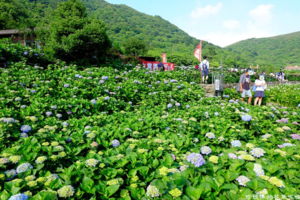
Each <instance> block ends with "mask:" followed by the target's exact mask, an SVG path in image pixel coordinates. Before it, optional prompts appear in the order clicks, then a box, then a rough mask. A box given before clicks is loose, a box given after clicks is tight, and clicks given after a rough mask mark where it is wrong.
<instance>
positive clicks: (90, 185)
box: [81, 176, 96, 194]
mask: <svg viewBox="0 0 300 200" xmlns="http://www.w3.org/2000/svg"><path fill="white" fill-rule="evenodd" d="M81 187H82V189H83V190H85V191H86V192H87V193H90V194H95V192H96V188H95V187H94V181H93V180H92V179H91V178H89V177H87V176H85V177H84V178H83V181H82V183H81Z"/></svg>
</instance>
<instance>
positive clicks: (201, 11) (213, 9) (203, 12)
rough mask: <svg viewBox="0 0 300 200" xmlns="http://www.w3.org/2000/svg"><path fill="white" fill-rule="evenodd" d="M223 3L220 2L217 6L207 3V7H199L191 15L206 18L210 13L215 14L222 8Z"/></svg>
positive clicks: (196, 17)
mask: <svg viewBox="0 0 300 200" xmlns="http://www.w3.org/2000/svg"><path fill="white" fill-rule="evenodd" d="M222 6H223V4H222V3H218V4H217V5H216V6H212V5H207V6H205V7H203V8H202V7H198V8H196V9H195V10H193V11H192V12H191V17H192V18H194V19H200V18H206V17H208V16H209V15H215V14H217V13H218V12H219V11H220V10H221V9H222Z"/></svg>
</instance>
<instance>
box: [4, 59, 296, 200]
mask: <svg viewBox="0 0 300 200" xmlns="http://www.w3.org/2000/svg"><path fill="white" fill-rule="evenodd" d="M0 73H1V74H0V82H1V84H0V92H1V99H0V127H1V129H0V136H1V138H0V141H1V143H0V145H1V146H0V148H1V149H0V167H1V168H0V187H1V193H0V197H1V198H0V199H1V200H2V199H4V200H5V199H10V200H17V199H21V200H24V199H29V198H32V199H125V200H127V199H128V200H129V199H170V200H171V199H186V200H188V199H192V200H197V199H246V198H248V199H249V197H250V198H252V197H253V195H254V196H255V197H262V198H263V197H266V198H267V197H273V198H274V197H275V195H276V196H280V198H281V197H282V196H283V195H285V196H286V197H288V198H290V199H291V197H292V198H293V199H297V198H299V199H300V196H299V195H298V194H300V188H299V185H300V174H299V171H300V165H299V161H300V155H299V152H300V151H299V150H300V149H299V148H300V128H299V125H298V123H300V108H299V107H300V105H299V107H297V106H294V107H290V108H283V107H281V106H280V107H269V106H262V107H253V106H249V105H246V104H242V103H240V102H239V101H236V100H230V99H228V98H225V99H224V100H221V99H219V98H203V97H204V92H203V90H202V89H201V88H200V86H199V85H197V84H194V83H193V82H190V81H189V80H187V78H186V76H185V75H184V72H183V71H176V72H163V73H162V72H155V73H153V72H150V71H146V70H145V69H140V68H131V69H130V68H124V69H122V70H121V68H120V67H115V68H112V67H103V68H89V69H86V70H84V71H79V70H77V69H76V66H57V65H55V66H49V67H48V69H41V68H39V67H35V68H34V67H30V66H24V65H23V64H22V63H16V64H13V67H12V68H9V69H0Z"/></svg>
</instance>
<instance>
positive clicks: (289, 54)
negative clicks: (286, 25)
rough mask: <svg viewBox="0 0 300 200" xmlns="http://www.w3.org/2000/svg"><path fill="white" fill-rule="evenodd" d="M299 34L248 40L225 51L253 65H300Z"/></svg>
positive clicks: (277, 66)
mask: <svg viewBox="0 0 300 200" xmlns="http://www.w3.org/2000/svg"><path fill="white" fill-rule="evenodd" d="M299 47H300V32H295V33H290V34H286V35H280V36H275V37H270V38H259V39H254V38H253V39H248V40H244V41H240V42H237V43H235V44H232V45H230V46H228V47H226V48H225V49H227V50H229V51H231V52H233V53H238V54H240V55H241V56H242V57H245V58H246V59H248V60H249V62H250V63H251V64H253V65H257V64H259V65H271V66H273V67H276V68H279V67H282V68H283V67H286V66H294V65H298V66H299V65H300V56H299V55H300V48H299Z"/></svg>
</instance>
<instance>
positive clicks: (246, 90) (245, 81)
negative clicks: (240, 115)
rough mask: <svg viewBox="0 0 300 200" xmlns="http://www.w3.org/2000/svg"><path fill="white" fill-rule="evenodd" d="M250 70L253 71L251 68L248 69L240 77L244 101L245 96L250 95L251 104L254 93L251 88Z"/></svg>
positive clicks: (249, 101)
mask: <svg viewBox="0 0 300 200" xmlns="http://www.w3.org/2000/svg"><path fill="white" fill-rule="evenodd" d="M249 71H251V69H250V68H248V69H247V71H246V73H244V74H242V75H241V77H240V82H239V83H240V88H241V93H242V101H244V98H245V96H246V95H247V96H248V97H249V99H248V104H251V100H252V93H251V90H250V83H251V81H250V75H249Z"/></svg>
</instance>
